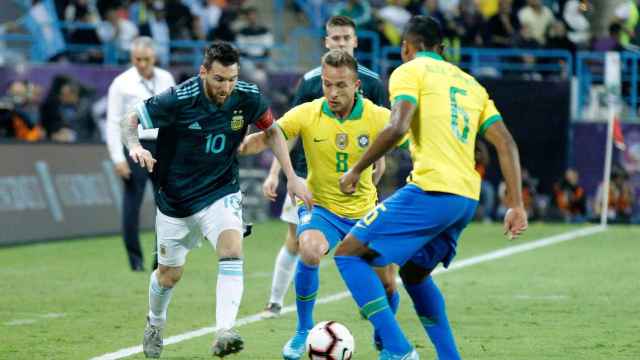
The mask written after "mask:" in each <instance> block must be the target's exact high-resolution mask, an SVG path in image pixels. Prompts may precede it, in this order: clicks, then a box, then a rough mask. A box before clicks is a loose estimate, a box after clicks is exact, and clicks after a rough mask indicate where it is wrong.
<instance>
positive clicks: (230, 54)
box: [202, 41, 240, 70]
mask: <svg viewBox="0 0 640 360" xmlns="http://www.w3.org/2000/svg"><path fill="white" fill-rule="evenodd" d="M239 60H240V53H239V52H238V49H236V48H235V47H234V46H233V45H231V43H228V42H226V41H214V42H213V43H211V45H209V46H208V47H207V48H206V49H205V50H204V59H203V60H202V66H204V68H205V69H207V70H209V69H211V64H213V62H214V61H217V62H219V63H220V64H222V65H224V66H229V65H233V64H237V63H238V61H239Z"/></svg>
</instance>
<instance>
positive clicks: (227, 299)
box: [211, 257, 244, 357]
mask: <svg viewBox="0 0 640 360" xmlns="http://www.w3.org/2000/svg"><path fill="white" fill-rule="evenodd" d="M243 291H244V284H243V260H242V259H241V258H237V257H227V258H220V261H219V264H218V284H217V288H216V328H217V332H216V336H215V339H214V341H213V345H212V346H211V352H212V353H213V355H215V356H219V357H223V356H226V355H229V354H233V353H237V352H239V351H240V350H242V349H243V347H244V342H243V340H242V338H241V337H240V335H239V334H238V333H237V332H236V331H235V330H233V326H234V325H235V321H236V317H237V316H238V309H239V308H240V301H241V300H242V293H243Z"/></svg>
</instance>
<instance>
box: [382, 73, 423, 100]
mask: <svg viewBox="0 0 640 360" xmlns="http://www.w3.org/2000/svg"><path fill="white" fill-rule="evenodd" d="M408 65H409V64H404V65H401V66H400V67H398V68H397V69H396V70H394V71H393V73H392V74H391V78H389V99H390V100H391V104H392V105H393V104H394V103H395V102H396V101H398V100H405V101H409V102H411V103H413V104H415V105H417V104H418V99H419V98H420V84H419V81H420V77H419V76H416V74H414V73H413V72H412V71H411V67H409V66H408Z"/></svg>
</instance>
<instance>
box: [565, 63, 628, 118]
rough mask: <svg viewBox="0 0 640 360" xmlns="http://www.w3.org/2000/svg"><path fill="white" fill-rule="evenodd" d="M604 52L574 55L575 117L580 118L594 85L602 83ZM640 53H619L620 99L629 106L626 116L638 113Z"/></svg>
mask: <svg viewBox="0 0 640 360" xmlns="http://www.w3.org/2000/svg"><path fill="white" fill-rule="evenodd" d="M604 61H605V53H604V52H588V51H583V52H579V53H578V54H577V56H576V77H577V79H578V94H577V95H578V96H577V98H578V109H577V116H576V117H577V118H582V117H583V113H584V109H585V107H587V106H588V105H589V94H590V91H591V89H592V87H593V86H594V85H602V84H604V67H605V64H604ZM639 61H640V53H637V52H631V51H623V52H621V53H620V65H621V74H620V81H621V90H622V100H623V102H624V104H625V105H627V106H628V107H629V110H630V111H628V112H626V113H625V116H626V117H627V118H635V117H637V115H638V62H639Z"/></svg>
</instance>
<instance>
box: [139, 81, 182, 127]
mask: <svg viewBox="0 0 640 360" xmlns="http://www.w3.org/2000/svg"><path fill="white" fill-rule="evenodd" d="M174 89H175V88H173V87H170V88H169V89H167V90H165V91H163V92H162V93H160V94H158V95H156V96H152V97H150V98H148V99H147V100H144V101H142V102H140V103H138V104H137V105H136V108H135V110H136V113H137V114H138V118H139V119H140V123H141V124H142V127H143V128H145V129H156V128H161V127H166V126H169V125H171V123H172V122H173V119H174V114H175V110H176V108H177V103H178V99H177V98H176V96H175V90H174Z"/></svg>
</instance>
